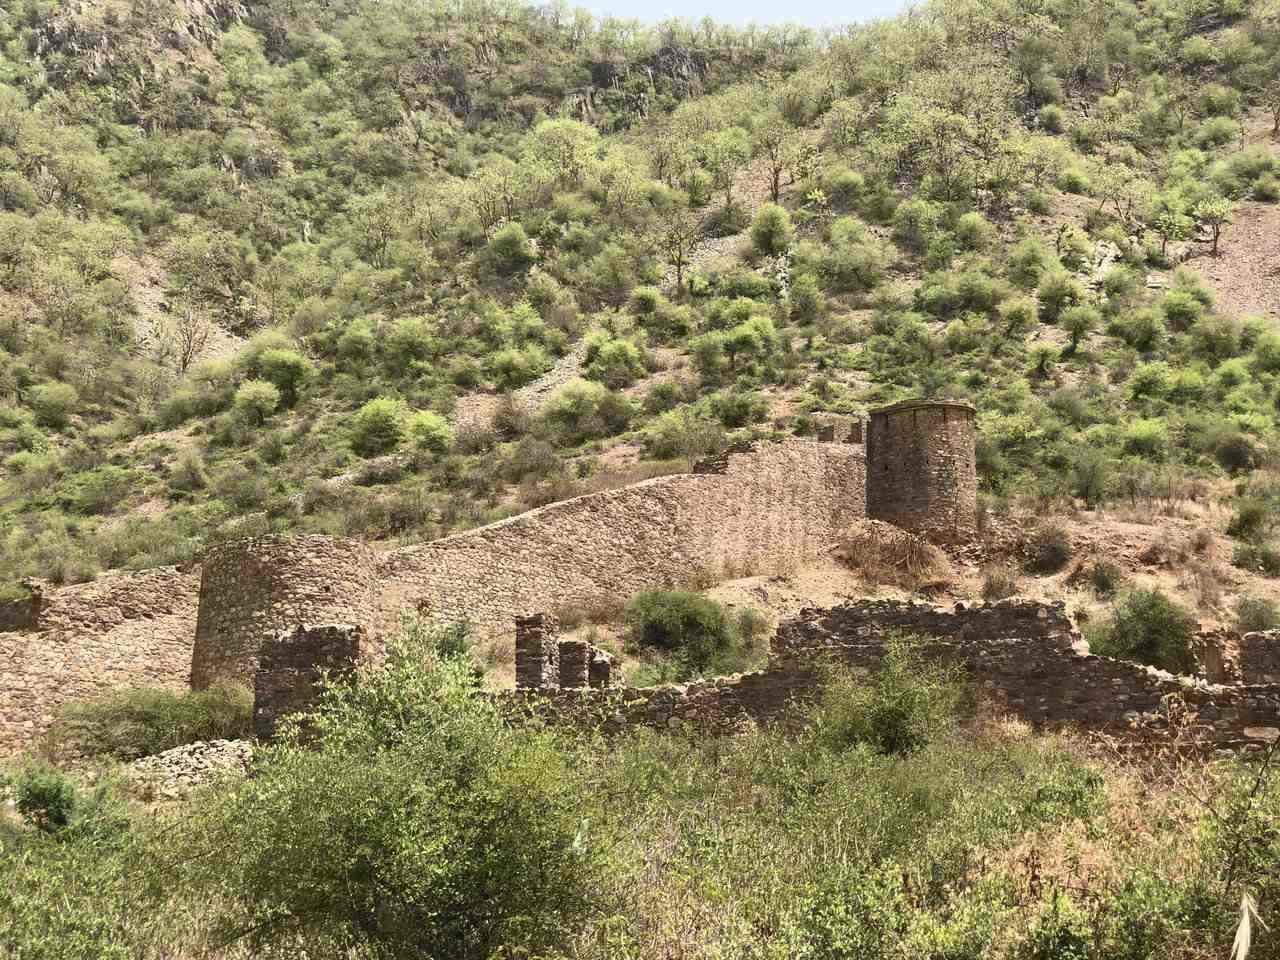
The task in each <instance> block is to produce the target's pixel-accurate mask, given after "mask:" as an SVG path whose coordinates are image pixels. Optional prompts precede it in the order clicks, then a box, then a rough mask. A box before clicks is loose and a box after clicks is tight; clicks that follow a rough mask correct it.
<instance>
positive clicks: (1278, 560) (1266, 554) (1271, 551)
mask: <svg viewBox="0 0 1280 960" xmlns="http://www.w3.org/2000/svg"><path fill="white" fill-rule="evenodd" d="M1231 562H1232V563H1233V564H1235V565H1236V566H1237V567H1240V568H1241V569H1243V570H1251V571H1253V572H1254V573H1260V574H1262V575H1263V576H1267V577H1280V550H1277V549H1276V548H1275V547H1273V546H1272V545H1271V544H1269V543H1241V544H1237V545H1236V548H1235V549H1234V550H1233V551H1232V553H1231Z"/></svg>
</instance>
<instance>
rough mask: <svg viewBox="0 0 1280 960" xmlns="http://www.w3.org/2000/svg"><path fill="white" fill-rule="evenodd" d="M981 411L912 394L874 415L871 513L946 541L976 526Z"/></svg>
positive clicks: (871, 420) (869, 475) (870, 428)
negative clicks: (978, 418)
mask: <svg viewBox="0 0 1280 960" xmlns="http://www.w3.org/2000/svg"><path fill="white" fill-rule="evenodd" d="M974 419H975V411H974V409H973V407H972V406H970V405H969V404H967V403H958V402H954V401H946V400H909V401H905V402H903V403H897V404H894V405H892V406H889V407H881V408H880V409H878V410H872V411H871V416H870V418H869V420H868V422H867V495H866V515H867V517H868V518H870V519H872V520H884V521H887V522H888V523H892V524H895V525H896V526H899V527H902V528H903V529H904V530H910V531H911V532H912V533H919V534H921V535H923V536H926V537H928V538H929V539H930V540H933V541H935V542H939V543H952V542H960V541H964V540H968V539H970V538H971V537H972V536H973V535H974V534H975V533H976V532H977V509H978V473H977V458H976V451H975V444H976V434H975V426H974Z"/></svg>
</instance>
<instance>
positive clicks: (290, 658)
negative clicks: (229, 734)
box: [253, 623, 366, 740]
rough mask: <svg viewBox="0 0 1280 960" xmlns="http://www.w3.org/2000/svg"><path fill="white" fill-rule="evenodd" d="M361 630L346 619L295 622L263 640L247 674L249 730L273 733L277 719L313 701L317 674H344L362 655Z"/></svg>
mask: <svg viewBox="0 0 1280 960" xmlns="http://www.w3.org/2000/svg"><path fill="white" fill-rule="evenodd" d="M365 653H366V649H365V638H364V631H363V630H362V629H361V628H360V627H356V626H352V625H351V624H347V623H325V624H314V625H310V624H299V625H298V626H297V627H295V628H294V629H292V630H285V631H282V632H281V633H280V634H278V635H277V636H276V637H274V638H273V639H271V640H269V641H268V642H267V643H265V644H263V646H262V649H261V652H260V653H259V658H258V669H257V672H256V673H255V674H254V677H253V730H254V733H255V734H256V735H257V736H258V738H259V739H260V740H266V739H269V738H270V737H272V736H274V735H275V732H276V727H277V726H278V724H279V723H280V720H281V719H282V718H283V717H285V716H286V715H288V714H290V713H297V712H298V711H300V710H306V709H308V708H309V707H311V706H312V704H314V703H315V700H316V696H317V694H318V693H319V680H320V677H321V675H322V674H323V673H325V672H328V673H329V674H330V675H336V676H342V675H349V674H350V673H351V671H352V670H354V669H355V667H356V666H357V665H358V664H359V663H360V661H361V659H362V657H363V656H364V655H365Z"/></svg>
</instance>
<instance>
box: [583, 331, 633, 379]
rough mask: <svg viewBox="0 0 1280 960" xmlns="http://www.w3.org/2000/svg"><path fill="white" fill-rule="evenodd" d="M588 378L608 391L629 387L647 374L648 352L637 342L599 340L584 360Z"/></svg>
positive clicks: (594, 339) (591, 344)
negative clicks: (646, 357)
mask: <svg viewBox="0 0 1280 960" xmlns="http://www.w3.org/2000/svg"><path fill="white" fill-rule="evenodd" d="M584 361H585V363H586V374H587V377H588V378H590V379H592V380H598V381H600V382H601V383H603V384H604V385H605V386H606V387H610V388H612V389H615V390H616V389H618V388H620V387H629V386H631V384H633V383H635V382H636V381H637V380H638V379H640V378H641V377H643V376H644V374H645V354H644V350H642V349H641V348H640V346H639V345H638V344H637V343H636V342H635V341H633V340H622V339H614V338H611V337H609V336H595V337H591V338H589V340H588V342H587V352H586V356H585V357H584Z"/></svg>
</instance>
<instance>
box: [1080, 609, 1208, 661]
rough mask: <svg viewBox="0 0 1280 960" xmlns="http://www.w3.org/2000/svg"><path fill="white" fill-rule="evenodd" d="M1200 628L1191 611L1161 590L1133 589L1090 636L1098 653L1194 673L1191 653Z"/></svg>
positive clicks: (1091, 644)
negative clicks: (1108, 618)
mask: <svg viewBox="0 0 1280 960" xmlns="http://www.w3.org/2000/svg"><path fill="white" fill-rule="evenodd" d="M1196 629H1197V625H1196V621H1195V619H1194V618H1193V617H1192V616H1191V614H1190V613H1189V612H1188V611H1186V610H1185V609H1183V608H1182V607H1181V606H1179V605H1178V604H1177V603H1175V602H1174V601H1172V600H1170V599H1169V598H1168V597H1167V596H1165V595H1164V594H1163V593H1161V592H1160V591H1159V590H1132V591H1130V592H1129V593H1127V594H1125V595H1124V596H1123V597H1121V598H1120V600H1119V602H1118V603H1117V604H1116V605H1115V608H1114V609H1113V611H1112V614H1111V618H1110V620H1109V621H1108V622H1106V623H1105V624H1103V625H1101V626H1100V627H1098V628H1097V629H1095V630H1093V631H1091V632H1089V633H1088V634H1087V638H1088V640H1089V647H1090V649H1091V650H1092V651H1093V652H1094V653H1098V654H1102V655H1103V656H1108V657H1119V658H1121V659H1124V660H1136V661H1138V662H1139V663H1146V664H1150V665H1151V666H1153V667H1160V668H1161V669H1162V670H1168V671H1170V672H1172V673H1183V674H1190V673H1192V672H1194V670H1195V667H1196V660H1195V656H1194V655H1193V654H1192V652H1191V640H1192V638H1193V636H1194V635H1195V632H1196Z"/></svg>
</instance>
